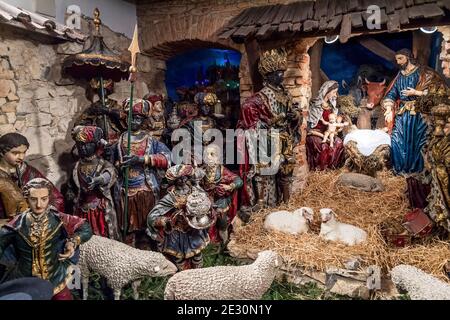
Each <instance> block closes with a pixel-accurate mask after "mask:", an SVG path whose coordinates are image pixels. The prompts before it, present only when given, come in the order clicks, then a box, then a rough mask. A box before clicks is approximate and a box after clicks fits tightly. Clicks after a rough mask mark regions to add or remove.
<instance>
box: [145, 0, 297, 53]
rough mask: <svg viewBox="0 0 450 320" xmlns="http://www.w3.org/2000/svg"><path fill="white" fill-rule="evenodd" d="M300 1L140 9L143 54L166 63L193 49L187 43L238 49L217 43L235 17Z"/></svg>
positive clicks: (173, 2) (229, 0)
mask: <svg viewBox="0 0 450 320" xmlns="http://www.w3.org/2000/svg"><path fill="white" fill-rule="evenodd" d="M296 1H298V0H196V1H194V0H190V1H189V0H188V1H186V0H167V1H154V2H151V3H142V4H139V5H138V6H137V16H138V25H139V31H140V38H141V40H142V45H143V47H142V48H143V50H144V51H147V52H150V51H151V52H152V53H153V54H154V55H156V56H159V57H161V58H162V59H164V58H168V57H170V56H171V55H173V54H176V53H179V51H180V49H185V48H186V47H188V46H189V44H186V40H190V41H192V40H196V41H199V40H200V41H203V42H204V43H203V44H202V43H197V45H198V46H201V45H204V46H210V45H211V44H214V43H216V44H218V43H221V44H223V45H225V46H228V47H231V48H236V46H235V44H233V43H231V42H229V41H221V40H219V39H217V31H219V30H220V29H221V28H222V27H223V26H224V25H226V24H227V23H228V22H229V21H230V20H231V19H233V17H235V16H237V15H238V14H239V13H241V12H242V11H243V10H245V9H247V8H250V7H257V6H263V5H268V4H285V3H290V2H296Z"/></svg>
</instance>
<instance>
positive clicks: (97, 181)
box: [86, 177, 103, 190]
mask: <svg viewBox="0 0 450 320" xmlns="http://www.w3.org/2000/svg"><path fill="white" fill-rule="evenodd" d="M86 180H87V181H86V182H87V185H88V190H94V188H95V187H96V186H99V185H101V184H102V183H103V179H102V177H95V178H91V177H87V178H86Z"/></svg>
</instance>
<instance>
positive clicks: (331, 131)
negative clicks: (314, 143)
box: [320, 113, 349, 148]
mask: <svg viewBox="0 0 450 320" xmlns="http://www.w3.org/2000/svg"><path fill="white" fill-rule="evenodd" d="M320 121H322V123H323V124H325V125H327V126H328V128H327V131H325V133H324V135H323V140H322V143H325V142H327V139H328V138H329V139H330V147H331V148H333V146H334V136H335V135H336V134H337V133H338V132H340V131H341V130H342V128H343V127H346V126H348V124H349V123H348V122H344V123H342V117H340V116H337V115H336V114H335V113H330V115H329V116H328V121H325V120H324V119H323V118H321V119H320Z"/></svg>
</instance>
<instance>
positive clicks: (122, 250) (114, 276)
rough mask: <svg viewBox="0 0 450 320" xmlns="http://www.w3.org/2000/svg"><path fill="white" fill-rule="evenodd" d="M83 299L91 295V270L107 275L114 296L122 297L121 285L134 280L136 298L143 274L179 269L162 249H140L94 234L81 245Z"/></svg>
mask: <svg viewBox="0 0 450 320" xmlns="http://www.w3.org/2000/svg"><path fill="white" fill-rule="evenodd" d="M78 266H79V267H80V271H81V283H82V286H83V299H84V300H87V298H88V285H89V274H90V272H95V273H98V274H99V275H101V276H103V277H105V278H106V280H107V282H108V285H109V286H110V287H111V288H112V289H113V290H114V299H115V300H120V293H121V290H122V288H123V287H124V286H125V285H126V284H128V283H130V282H132V288H133V292H134V299H135V300H137V299H138V298H139V295H138V291H137V289H138V287H139V285H140V282H141V280H142V279H143V278H144V277H164V276H168V275H172V274H174V273H176V272H177V267H176V266H175V265H174V264H173V263H172V262H170V261H169V260H167V259H166V258H165V257H164V255H162V254H161V253H159V252H153V251H147V250H139V249H135V248H133V247H131V246H128V245H126V244H124V243H122V242H119V241H115V240H112V239H108V238H104V237H100V236H95V235H94V236H92V238H91V239H90V240H89V241H87V242H85V243H83V244H82V245H81V246H80V260H79V262H78Z"/></svg>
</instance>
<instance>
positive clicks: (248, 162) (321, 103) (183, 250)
mask: <svg viewBox="0 0 450 320" xmlns="http://www.w3.org/2000/svg"><path fill="white" fill-rule="evenodd" d="M396 59H397V63H398V64H399V67H400V69H401V71H400V72H399V74H398V76H397V77H396V78H395V79H394V80H393V81H392V83H391V84H390V85H389V86H388V87H387V88H386V90H385V92H382V93H380V92H379V90H369V92H368V93H369V99H371V98H373V99H375V100H377V101H375V100H373V101H372V102H370V103H368V104H367V107H368V108H369V109H371V108H373V107H375V103H379V102H381V108H382V110H383V111H384V117H383V119H382V120H384V121H381V122H382V124H383V127H385V130H386V131H388V132H392V150H391V159H392V165H393V169H394V171H395V172H396V173H398V174H406V175H407V176H408V179H409V178H410V180H408V181H409V183H408V186H409V188H410V190H409V192H410V195H413V198H414V196H415V195H417V197H418V198H422V199H414V201H416V203H415V204H414V206H418V204H417V203H418V202H420V201H424V199H423V197H424V195H425V194H423V193H421V192H420V190H421V189H420V188H425V186H424V185H422V184H421V182H420V181H418V180H417V179H416V180H414V179H415V178H414V177H415V176H414V174H415V173H418V172H421V171H422V170H423V167H424V160H423V154H424V151H425V150H424V148H425V144H426V139H427V137H426V129H427V124H426V121H425V118H424V117H423V116H422V115H421V113H420V112H419V110H418V109H417V108H416V105H415V101H416V100H417V98H418V97H420V96H424V95H426V94H427V93H428V92H429V91H430V90H436V89H437V88H444V89H445V90H446V87H445V84H444V82H443V81H442V79H441V78H440V77H439V76H438V75H437V74H436V73H435V72H434V71H432V70H431V69H428V68H426V67H421V66H418V65H417V64H416V63H415V61H414V59H413V57H412V55H411V54H410V52H409V51H407V50H402V51H400V52H398V53H397V54H396ZM258 67H259V72H260V73H261V75H262V76H263V78H264V86H263V89H262V90H260V91H259V92H257V93H255V95H253V96H252V97H250V98H249V99H247V100H246V101H244V102H243V103H242V106H241V109H240V116H239V121H238V123H237V128H238V129H241V130H240V131H239V133H238V134H237V137H236V140H237V146H238V147H237V152H238V153H240V154H241V155H242V157H243V159H244V161H243V163H241V164H239V166H235V167H234V168H233V170H230V168H227V167H226V166H225V165H224V164H223V161H222V160H223V152H222V151H223V149H224V148H223V146H222V145H217V144H207V143H205V141H204V140H199V139H198V136H197V135H196V134H195V131H196V130H197V129H198V130H200V131H201V132H202V133H205V132H206V131H207V130H208V129H213V128H218V129H224V128H223V127H221V123H222V122H221V121H223V117H220V116H218V115H216V114H214V113H213V111H214V106H215V105H216V104H217V103H218V99H217V96H216V95H215V94H214V93H211V92H200V93H197V94H196V96H195V99H194V101H195V105H194V106H195V110H191V112H187V113H186V114H184V115H183V117H180V114H181V113H182V110H178V109H177V108H176V107H174V108H173V109H172V110H170V111H169V112H168V111H167V110H166V108H165V106H164V99H163V97H162V96H160V95H150V94H148V95H146V96H144V97H143V99H137V100H135V101H133V103H132V104H131V103H130V100H129V99H127V100H125V101H124V102H123V103H122V104H119V103H118V102H116V101H114V100H112V99H110V98H109V95H110V94H111V93H112V92H113V82H112V81H105V82H104V88H103V89H104V92H105V94H104V101H98V102H95V103H93V104H92V105H91V106H89V107H88V108H87V109H86V110H85V111H84V112H83V114H82V115H81V116H80V117H79V118H78V119H76V120H75V124H74V127H73V129H72V138H73V140H74V142H75V147H76V152H73V153H74V156H76V158H77V161H76V164H75V167H74V169H73V172H72V174H71V176H70V179H69V181H68V182H67V184H66V187H65V188H64V196H63V195H62V194H61V193H60V191H59V190H58V189H57V188H56V187H55V186H54V185H53V184H52V183H51V182H50V181H48V180H47V179H46V177H45V176H44V175H42V174H41V173H40V172H39V171H38V170H37V169H35V168H34V167H32V166H31V165H29V164H27V162H25V161H24V159H25V156H26V152H27V149H28V148H29V143H28V141H27V139H26V138H25V137H24V136H22V135H21V134H19V133H9V134H5V135H3V136H2V137H0V157H1V158H0V196H1V198H0V218H1V219H8V222H7V224H6V225H5V226H4V227H3V228H2V229H1V231H0V257H2V256H3V260H8V259H9V260H11V259H13V258H15V260H16V261H17V263H16V264H15V267H14V268H13V271H12V272H7V276H5V277H4V278H5V279H8V277H9V278H11V277H13V278H14V277H28V276H36V277H40V278H42V279H48V280H50V281H51V282H52V284H53V285H54V287H55V290H54V293H55V295H56V296H59V298H67V297H68V296H70V291H69V290H68V289H67V287H66V282H65V281H66V279H67V277H68V273H69V271H68V268H69V266H70V263H71V262H70V261H71V259H74V258H75V257H76V252H77V248H78V246H79V245H80V244H81V243H83V242H85V241H87V240H88V239H89V238H90V237H91V235H92V234H95V235H98V236H102V237H108V238H111V239H115V240H119V241H122V242H124V243H126V244H128V245H131V246H134V247H137V248H140V249H144V250H153V251H159V252H162V253H163V254H164V255H165V256H166V257H167V258H169V259H170V260H171V261H173V262H174V263H175V264H176V266H177V267H178V269H179V270H183V269H186V268H200V267H201V266H202V261H203V258H202V250H203V249H204V248H205V247H206V246H207V245H208V243H210V242H216V243H222V244H226V242H227V241H228V240H229V235H230V232H231V221H232V219H233V218H234V217H235V215H236V213H237V212H238V209H240V211H241V213H242V214H241V215H240V217H241V218H242V219H243V220H246V218H248V216H246V215H244V214H243V213H245V212H247V213H248V212H251V211H255V210H258V209H261V208H265V207H274V206H276V205H278V204H280V203H281V202H287V201H289V198H290V194H291V190H290V187H291V185H292V179H293V170H294V167H295V163H296V162H295V156H294V147H295V146H296V145H297V144H298V143H299V141H300V130H299V126H300V125H301V123H302V114H301V110H300V109H299V106H298V105H297V104H296V103H294V102H293V100H292V97H291V95H290V94H289V92H288V91H287V90H286V89H285V88H284V87H283V85H282V83H283V79H284V78H283V76H284V71H285V70H286V69H287V53H286V51H285V50H270V51H266V52H264V53H263V54H262V56H261V58H260V62H259V65H258ZM366 85H367V87H369V86H370V85H371V83H370V82H369V81H366ZM382 85H384V83H382ZM378 86H379V84H378ZM91 87H92V89H94V90H97V91H98V90H101V88H100V83H99V82H98V81H96V80H93V81H91ZM371 94H372V97H371ZM373 95H375V97H374V96H373ZM99 96H100V94H99ZM369 101H370V100H369ZM129 114H131V118H130V120H129V123H127V121H128V119H127V117H128V115H129ZM353 122H354V119H352V117H351V116H350V115H349V114H346V113H345V112H342V111H341V110H340V108H339V105H338V83H337V82H336V81H327V82H325V83H324V84H323V85H322V87H321V88H320V90H319V93H318V95H317V97H316V98H315V99H313V100H312V101H311V104H310V108H309V114H308V118H307V124H308V126H307V137H306V151H307V160H308V164H309V167H310V170H324V169H336V168H339V167H340V166H342V165H343V160H344V146H343V142H342V133H343V132H344V133H345V130H346V129H348V128H350V127H351V126H352V123H353ZM128 126H129V128H128V131H127V127H128ZM180 128H184V129H186V130H187V132H188V133H189V134H190V135H191V136H192V138H193V139H192V142H193V144H194V145H195V144H197V145H198V144H199V145H202V146H203V147H204V152H203V157H202V161H198V160H199V159H197V158H196V155H195V153H194V152H192V156H191V159H192V160H193V161H192V163H189V164H188V163H178V164H176V163H174V159H173V156H172V152H171V149H172V148H173V147H174V146H173V145H172V143H173V141H172V140H171V134H172V132H173V131H174V130H176V129H180ZM263 131H265V132H268V134H266V135H263V134H261V133H262V132H263ZM262 137H263V138H262ZM256 138H258V143H257V144H254V143H253V142H252V141H255V139H256ZM273 141H278V143H277V144H276V145H275V146H274V145H273ZM226 143H234V141H231V142H230V141H226ZM261 150H262V151H264V152H259V151H261ZM261 155H269V160H267V157H261ZM274 163H275V165H274ZM273 168H275V169H273ZM418 188H419V189H420V190H419V189H418ZM63 212H64V213H63Z"/></svg>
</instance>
